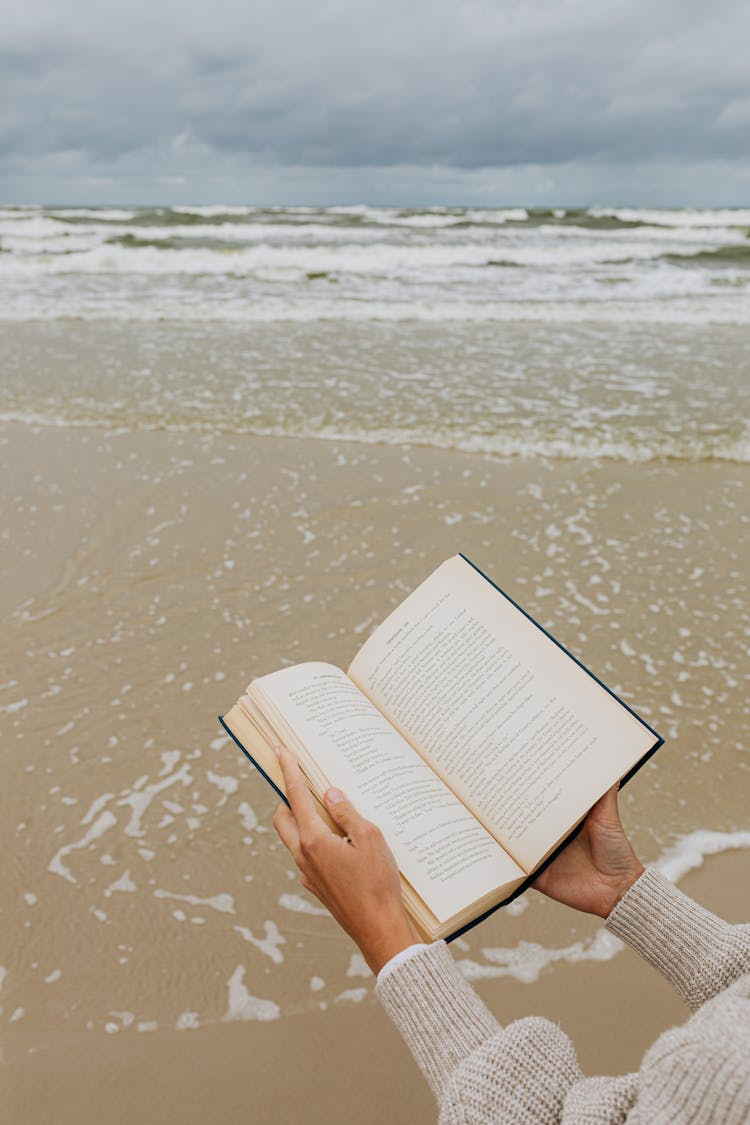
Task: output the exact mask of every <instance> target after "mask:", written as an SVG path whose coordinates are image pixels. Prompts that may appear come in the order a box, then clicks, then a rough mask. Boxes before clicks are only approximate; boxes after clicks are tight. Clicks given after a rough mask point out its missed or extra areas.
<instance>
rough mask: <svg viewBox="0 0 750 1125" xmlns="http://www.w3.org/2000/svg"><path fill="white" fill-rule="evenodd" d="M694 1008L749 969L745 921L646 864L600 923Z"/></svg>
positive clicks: (749, 947) (749, 937) (749, 946)
mask: <svg viewBox="0 0 750 1125" xmlns="http://www.w3.org/2000/svg"><path fill="white" fill-rule="evenodd" d="M605 925H606V927H607V929H608V930H610V931H611V933H613V934H615V935H616V936H617V937H619V938H621V939H622V940H623V941H624V942H626V943H627V944H628V945H629V946H631V948H633V949H635V950H636V952H638V953H640V954H641V956H642V957H643V958H645V960H646V961H648V962H649V964H651V965H653V966H654V967H655V968H656V969H658V970H659V972H660V973H661V974H662V975H663V976H664V977H666V979H667V980H668V981H669V982H670V984H672V986H673V987H674V988H675V990H676V991H677V993H678V995H679V996H680V997H681V998H682V999H683V1000H684V1001H685V1003H686V1004H688V1005H689V1006H690V1007H691V1008H693V1009H695V1008H699V1007H700V1006H701V1005H702V1004H704V1003H705V1002H706V1001H707V1000H710V999H711V997H712V996H715V995H716V994H717V993H719V992H721V991H722V990H723V989H725V988H727V987H728V985H730V984H731V983H732V981H734V980H736V979H737V977H739V976H741V974H742V973H745V972H748V971H750V926H733V925H730V923H728V922H725V921H724V920H723V919H721V918H718V917H717V916H716V915H715V914H712V913H711V912H710V911H709V910H704V908H703V907H702V906H699V905H698V904H697V903H696V902H693V900H692V899H691V898H688V896H687V895H685V894H683V893H682V891H680V890H678V889H677V887H675V886H673V884H672V883H670V882H669V881H668V880H667V879H665V878H664V876H663V875H660V874H659V873H658V872H657V871H656V870H655V869H654V868H647V869H646V871H645V872H644V874H643V875H641V877H640V878H639V879H638V880H637V881H636V882H635V883H634V884H633V886H632V887H631V888H630V890H629V891H628V892H627V894H626V895H624V897H623V898H622V899H621V900H620V902H619V903H618V904H617V906H615V908H614V910H613V911H612V913H611V914H610V915H609V917H608V918H607V920H606V923H605Z"/></svg>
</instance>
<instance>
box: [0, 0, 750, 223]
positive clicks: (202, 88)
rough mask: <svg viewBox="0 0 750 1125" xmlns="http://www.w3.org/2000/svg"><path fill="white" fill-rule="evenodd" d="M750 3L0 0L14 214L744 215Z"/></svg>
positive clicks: (0, 72)
mask: <svg viewBox="0 0 750 1125" xmlns="http://www.w3.org/2000/svg"><path fill="white" fill-rule="evenodd" d="M749 45H750V3H749V2H748V0H737V2H735V0H710V2H706V0H625V2H623V0H451V2H449V0H244V2H243V3H239V2H238V0H211V2H205V0H203V2H201V0H193V2H192V3H190V2H184V3H178V2H177V0H118V2H117V3H115V2H112V0H65V2H62V0H0V201H3V202H10V203H12V202H57V203H74V202H91V203H96V202H99V203H115V202H120V203H138V202H140V203H169V202H182V203H185V202H196V203H201V202H204V203H205V202H216V201H220V202H227V203H245V202H247V203H295V202H297V203H307V202H310V203H326V202H330V203H347V202H359V201H364V202H374V203H452V204H462V203H485V204H498V205H503V204H513V203H529V204H552V203H560V204H568V205H571V204H575V203H580V204H584V205H585V204H591V203H607V202H609V203H619V204H628V203H630V204H634V205H638V204H641V205H643V204H661V205H668V204H674V205H706V206H716V205H745V206H747V205H748V203H749V202H750V46H749Z"/></svg>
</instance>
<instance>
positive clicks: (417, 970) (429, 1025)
mask: <svg viewBox="0 0 750 1125" xmlns="http://www.w3.org/2000/svg"><path fill="white" fill-rule="evenodd" d="M376 992H377V995H378V998H379V999H380V1001H381V1003H382V1004H383V1006H384V1008H385V1010H386V1012H387V1013H388V1015H389V1016H390V1017H391V1019H392V1020H393V1022H394V1024H395V1025H396V1027H397V1028H398V1029H399V1031H400V1032H401V1034H402V1036H403V1038H404V1039H405V1041H406V1043H407V1045H408V1047H409V1048H410V1050H411V1052H412V1054H413V1056H414V1058H415V1060H416V1062H417V1064H418V1066H419V1067H420V1069H421V1070H422V1073H423V1074H424V1076H425V1078H426V1079H427V1081H428V1082H429V1084H430V1086H431V1088H432V1091H433V1093H434V1094H435V1097H436V1099H437V1101H438V1105H439V1106H440V1121H441V1123H444V1125H448V1123H453V1122H462V1123H466V1122H489V1121H492V1122H501V1121H502V1122H518V1123H521V1122H534V1123H535V1125H554V1123H557V1122H559V1121H560V1119H561V1116H562V1108H563V1103H564V1101H565V1097H566V1095H567V1093H568V1091H569V1090H570V1088H571V1086H573V1084H574V1083H576V1082H578V1081H579V1080H580V1079H581V1078H582V1077H583V1075H582V1073H581V1069H580V1067H579V1065H578V1060H577V1058H576V1055H575V1051H574V1049H573V1045H572V1043H571V1042H570V1040H569V1039H568V1037H567V1036H566V1035H565V1034H564V1033H563V1032H562V1031H561V1030H560V1029H559V1028H558V1027H557V1026H556V1025H555V1024H552V1023H550V1022H549V1021H548V1020H545V1019H541V1018H537V1017H530V1018H528V1019H522V1020H517V1021H516V1022H514V1023H511V1024H510V1025H509V1026H508V1027H506V1028H502V1027H501V1026H500V1024H499V1023H498V1022H497V1020H496V1019H495V1017H494V1016H493V1015H492V1014H491V1013H490V1012H489V1010H488V1009H487V1008H486V1006H485V1005H484V1003H483V1002H482V1000H481V999H480V998H479V996H478V995H477V994H476V992H475V991H474V990H473V988H471V986H470V985H469V984H468V983H467V982H466V981H465V980H464V978H463V977H462V976H461V973H460V972H459V971H458V969H457V967H456V965H455V963H454V961H453V958H452V957H451V955H450V953H449V951H448V948H447V946H446V944H445V942H442V941H440V942H435V943H434V944H433V945H429V946H426V947H425V948H424V949H423V950H419V951H418V952H416V953H414V954H413V956H411V957H410V958H409V959H408V960H406V961H403V962H402V963H401V964H399V965H397V966H395V967H394V968H393V970H392V971H391V972H390V973H388V974H387V975H386V977H385V978H384V979H383V980H382V981H379V982H378V984H377V986H376Z"/></svg>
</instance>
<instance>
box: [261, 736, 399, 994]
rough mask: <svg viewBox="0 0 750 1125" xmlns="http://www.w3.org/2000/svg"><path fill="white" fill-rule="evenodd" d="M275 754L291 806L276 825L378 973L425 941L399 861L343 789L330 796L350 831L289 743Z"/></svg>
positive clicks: (311, 884) (307, 881)
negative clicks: (319, 799)
mask: <svg viewBox="0 0 750 1125" xmlns="http://www.w3.org/2000/svg"><path fill="white" fill-rule="evenodd" d="M276 753H277V755H278V758H279V762H280V763H281V769H282V771H283V774H284V783H285V786H286V795H287V797H288V799H289V804H290V805H291V809H289V808H287V806H286V805H284V804H280V805H279V807H278V808H277V810H276V813H275V814H274V818H273V826H274V828H275V829H276V831H277V832H278V834H279V836H280V837H281V840H282V842H283V843H284V844H285V845H286V847H287V848H288V849H289V851H290V852H291V853H292V857H293V858H294V862H295V863H296V864H297V867H298V868H299V869H300V871H301V872H302V875H301V880H300V881H301V883H302V886H303V887H305V888H306V889H307V890H308V891H312V893H313V894H314V895H315V896H316V898H319V899H320V901H321V902H322V903H323V905H324V906H326V907H327V908H328V909H329V910H330V912H331V914H332V915H333V916H334V918H335V919H336V921H337V922H338V923H339V925H340V926H342V927H343V928H344V929H345V930H346V932H347V933H348V934H349V936H350V937H351V938H353V939H354V941H355V942H356V943H357V945H358V946H359V948H360V950H361V951H362V956H363V957H364V959H365V961H366V962H367V964H368V965H369V966H370V968H371V969H372V971H373V973H375V974H376V975H377V973H379V972H380V970H381V969H382V967H383V965H385V963H386V962H387V961H390V959H391V957H393V956H394V955H395V954H396V953H398V952H400V950H402V949H406V948H407V946H409V945H413V944H414V942H416V941H419V940H420V937H419V935H418V933H417V931H416V930H415V929H414V927H413V926H412V924H411V922H410V921H409V918H408V915H407V913H406V909H405V907H404V903H403V899H402V897H401V883H400V880H399V874H398V868H397V867H396V861H395V860H394V858H393V855H392V854H391V851H390V849H389V847H388V845H387V844H386V842H385V840H384V839H383V836H382V833H381V832H380V830H379V829H378V828H376V827H375V825H374V824H371V823H370V821H369V820H365V819H364V817H362V816H360V815H359V813H358V812H357V811H356V809H355V808H354V806H353V805H352V804H351V802H350V801H348V800H347V799H346V797H345V796H344V794H343V793H342V792H341V790H340V789H328V790H327V791H326V793H325V795H324V798H325V805H326V809H327V810H328V813H329V815H330V817H331V819H332V820H333V821H334V822H335V823H336V824H337V825H338V826H339V827H340V828H341V829H343V831H344V832H345V834H346V835H345V836H337V835H336V833H335V832H332V831H331V830H330V828H329V827H328V825H327V824H325V823H324V821H323V819H322V817H321V816H319V814H318V811H317V809H316V807H315V800H314V799H313V795H312V793H311V792H310V790H309V788H308V785H307V782H306V781H305V777H304V774H303V773H302V770H301V769H300V768H299V766H298V765H297V763H296V762H295V760H294V758H293V757H292V755H291V754H290V753H289V751H288V750H287V749H286V748H285V747H283V746H279V747H278V748H277V750H276Z"/></svg>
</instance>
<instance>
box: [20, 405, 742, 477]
mask: <svg viewBox="0 0 750 1125" xmlns="http://www.w3.org/2000/svg"><path fill="white" fill-rule="evenodd" d="M64 409H67V413H63V410H64ZM0 423H12V424H21V425H30V426H41V427H45V426H48V427H54V428H71V429H88V428H95V429H107V430H116V431H118V432H134V431H135V432H138V431H156V432H167V433H195V434H232V435H237V436H240V435H247V436H252V437H273V438H282V439H295V440H302V441H323V442H330V443H336V442H343V443H351V444H361V445H389V446H427V447H431V448H433V449H446V450H455V451H456V452H461V453H479V454H485V455H487V454H489V455H491V456H494V457H499V458H502V459H509V460H510V459H519V460H534V459H539V458H543V459H548V460H560V461H623V462H628V463H630V464H644V463H647V462H669V461H672V462H688V463H699V462H711V461H728V462H735V463H748V462H750V431H748V432H746V433H745V434H744V435H743V436H742V437H739V438H730V437H727V436H724V437H718V436H716V435H702V436H696V435H693V434H691V435H690V436H689V437H685V438H683V439H680V438H679V437H675V436H674V435H673V434H656V433H655V434H653V435H651V436H650V437H649V436H644V437H643V438H641V439H638V438H633V437H631V438H624V437H623V438H617V437H613V436H603V437H595V436H587V435H586V436H584V435H581V434H576V433H575V432H573V431H572V430H568V431H567V432H561V433H560V434H559V435H551V436H545V437H535V436H534V435H533V434H530V433H529V431H528V430H526V429H524V430H522V431H519V432H511V431H510V430H508V431H506V432H504V433H497V434H494V435H493V434H475V433H470V432H463V433H461V432H456V431H454V430H451V429H449V428H447V427H446V428H444V429H437V428H433V429H430V428H428V427H426V426H425V427H419V426H413V427H407V426H405V427H385V426H378V427H372V428H370V429H368V428H366V427H365V426H363V425H358V424H357V423H356V422H354V421H353V422H351V423H349V424H346V423H342V424H339V425H336V426H330V425H322V426H314V425H309V424H305V423H299V422H294V421H289V422H283V423H277V424H269V423H266V422H262V421H258V420H257V419H254V418H245V419H238V418H237V417H236V416H235V415H231V416H227V417H222V416H221V414H220V412H219V411H218V410H217V409H215V408H214V407H212V410H211V416H210V417H205V418H202V417H183V418H179V417H171V418H170V417H169V416H166V415H164V416H159V415H158V414H154V413H153V412H152V413H151V414H150V416H149V417H138V416H137V415H134V414H133V413H131V412H129V411H128V410H127V409H126V408H120V409H107V408H106V407H104V406H103V407H102V408H101V409H100V410H98V411H97V410H93V411H90V412H80V413H75V412H74V411H72V410H70V409H69V408H62V407H56V406H55V407H51V408H50V409H49V410H47V411H45V410H43V409H37V410H26V409H14V408H12V407H11V408H9V409H6V410H0Z"/></svg>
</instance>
